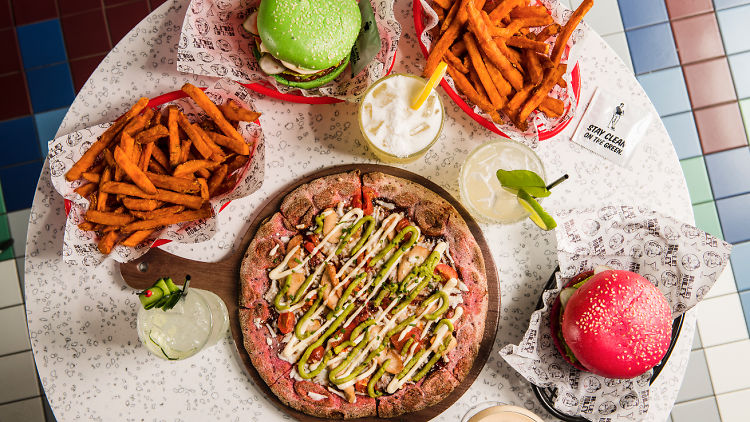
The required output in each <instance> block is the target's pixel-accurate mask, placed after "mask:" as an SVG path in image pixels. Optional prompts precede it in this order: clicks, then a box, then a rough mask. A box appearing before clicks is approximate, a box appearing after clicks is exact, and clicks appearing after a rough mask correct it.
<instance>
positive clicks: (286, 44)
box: [258, 0, 362, 73]
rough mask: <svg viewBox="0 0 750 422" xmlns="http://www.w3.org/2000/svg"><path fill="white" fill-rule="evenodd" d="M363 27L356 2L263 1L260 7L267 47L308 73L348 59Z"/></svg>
mask: <svg viewBox="0 0 750 422" xmlns="http://www.w3.org/2000/svg"><path fill="white" fill-rule="evenodd" d="M361 25H362V15H361V14H360V12H359V7H358V6H357V2H355V1H354V0H304V1H303V0H263V1H262V2H261V3H260V7H259V8H258V31H259V33H260V38H261V40H262V41H263V45H264V46H265V48H266V49H267V50H268V51H269V52H270V53H271V54H272V55H273V56H274V57H276V58H277V59H279V60H283V61H285V62H288V63H291V64H293V65H295V66H297V67H300V68H304V69H309V70H325V69H328V68H330V67H333V66H338V65H339V64H340V63H341V61H342V60H343V59H344V57H347V56H349V54H350V52H351V49H352V46H353V45H354V41H355V40H356V39H357V36H358V35H359V29H360V27H361ZM339 73H340V72H339Z"/></svg>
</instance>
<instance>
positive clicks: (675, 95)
mask: <svg viewBox="0 0 750 422" xmlns="http://www.w3.org/2000/svg"><path fill="white" fill-rule="evenodd" d="M637 79H638V82H640V83H641V86H642V87H643V90H644V91H646V94H648V98H649V99H650V100H651V102H652V103H653V104H654V108H656V111H657V112H658V113H659V116H669V115H672V114H677V113H682V112H685V111H690V98H689V97H688V92H687V87H686V86H685V78H684V77H683V76H682V68H680V67H675V68H672V69H667V70H662V71H659V72H654V73H649V74H647V75H639V76H638V77H637Z"/></svg>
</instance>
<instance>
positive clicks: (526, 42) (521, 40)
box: [505, 37, 549, 54]
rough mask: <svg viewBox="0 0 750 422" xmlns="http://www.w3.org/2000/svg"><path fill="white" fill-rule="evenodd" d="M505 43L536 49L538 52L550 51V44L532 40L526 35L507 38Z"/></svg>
mask: <svg viewBox="0 0 750 422" xmlns="http://www.w3.org/2000/svg"><path fill="white" fill-rule="evenodd" d="M505 44H506V45H509V46H511V47H519V48H525V49H528V50H533V51H536V52H537V53H542V54H547V53H549V44H545V43H543V42H538V41H532V40H530V39H528V38H526V37H510V38H508V39H507V40H505Z"/></svg>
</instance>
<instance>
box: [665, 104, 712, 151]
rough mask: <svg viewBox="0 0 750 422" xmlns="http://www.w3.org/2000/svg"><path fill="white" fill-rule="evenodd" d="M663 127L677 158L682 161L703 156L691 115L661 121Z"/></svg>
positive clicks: (686, 114) (666, 118) (678, 115)
mask: <svg viewBox="0 0 750 422" xmlns="http://www.w3.org/2000/svg"><path fill="white" fill-rule="evenodd" d="M662 123H664V127H665V128H666V129H667V133H669V138H670V139H671V140H672V145H674V149H675V151H677V158H679V159H680V160H684V159H686V158H693V157H697V156H699V155H701V154H703V151H702V150H701V141H700V138H698V129H696V127H695V119H694V118H693V113H691V112H687V113H681V114H675V115H672V116H669V117H665V118H663V119H662Z"/></svg>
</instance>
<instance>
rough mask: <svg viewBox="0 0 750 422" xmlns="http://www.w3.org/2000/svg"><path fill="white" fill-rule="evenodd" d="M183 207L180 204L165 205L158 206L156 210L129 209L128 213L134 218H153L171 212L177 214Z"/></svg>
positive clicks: (164, 215)
mask: <svg viewBox="0 0 750 422" xmlns="http://www.w3.org/2000/svg"><path fill="white" fill-rule="evenodd" d="M184 210H185V207H184V206H182V205H175V206H172V207H165V208H159V209H158V210H154V211H130V214H132V215H133V216H134V217H136V218H140V219H141V220H155V219H157V218H162V217H167V216H170V215H172V214H177V213H178V212H181V211H184Z"/></svg>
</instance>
